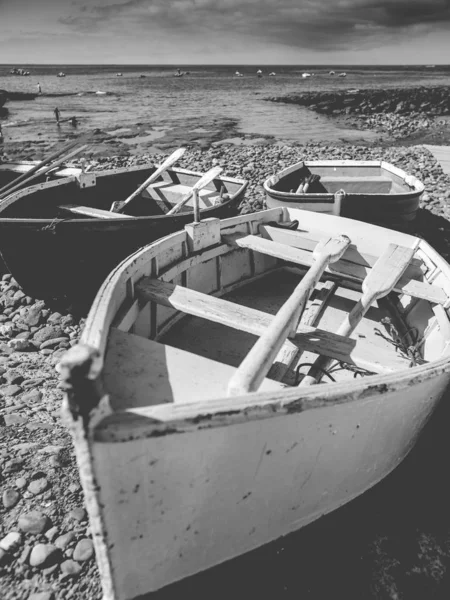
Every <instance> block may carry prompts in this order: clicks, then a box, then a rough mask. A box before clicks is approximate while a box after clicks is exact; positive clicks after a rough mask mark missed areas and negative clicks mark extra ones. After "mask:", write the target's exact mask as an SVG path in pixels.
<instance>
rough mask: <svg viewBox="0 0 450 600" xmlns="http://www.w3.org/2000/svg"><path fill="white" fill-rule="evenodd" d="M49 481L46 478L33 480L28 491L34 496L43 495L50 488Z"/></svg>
mask: <svg viewBox="0 0 450 600" xmlns="http://www.w3.org/2000/svg"><path fill="white" fill-rule="evenodd" d="M48 485H49V484H48V479H47V478H46V477H40V478H39V479H33V481H31V482H30V484H29V486H28V491H29V492H31V493H32V494H33V495H34V496H37V495H38V494H42V492H45V490H46V489H47V488H48Z"/></svg>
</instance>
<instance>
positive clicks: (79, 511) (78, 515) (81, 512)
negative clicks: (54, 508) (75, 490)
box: [69, 507, 87, 521]
mask: <svg viewBox="0 0 450 600" xmlns="http://www.w3.org/2000/svg"><path fill="white" fill-rule="evenodd" d="M69 519H72V520H73V521H85V520H86V519H87V513H86V510H85V509H84V508H81V507H80V508H74V509H73V510H71V511H70V513H69Z"/></svg>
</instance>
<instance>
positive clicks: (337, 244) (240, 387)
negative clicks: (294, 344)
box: [228, 235, 351, 396]
mask: <svg viewBox="0 0 450 600" xmlns="http://www.w3.org/2000/svg"><path fill="white" fill-rule="evenodd" d="M350 243H351V242H350V239H349V238H348V237H347V236H346V235H340V236H338V237H335V238H332V239H330V240H328V241H327V242H326V243H319V244H317V246H316V249H315V250H314V254H313V256H314V258H315V261H314V263H313V265H312V266H311V267H310V269H309V270H308V271H307V273H306V275H305V276H304V277H303V279H302V280H301V282H300V283H299V284H298V285H297V287H296V288H295V290H294V291H293V293H292V294H291V296H290V297H289V298H288V299H287V300H286V302H285V303H284V304H283V306H282V307H281V308H280V310H279V311H278V312H277V314H276V315H275V317H274V318H273V320H272V322H271V324H270V325H269V327H268V328H267V329H266V331H265V332H264V333H263V335H262V336H261V337H260V338H259V339H258V340H257V342H256V344H255V345H254V346H253V347H252V349H251V350H250V352H249V353H248V354H247V356H246V357H245V358H244V360H243V361H242V363H241V365H240V366H239V368H238V369H237V371H236V372H235V374H234V375H233V377H232V378H231V380H230V383H229V385H228V395H229V396H234V395H240V394H247V393H248V392H254V391H256V390H257V389H258V387H259V386H260V385H261V383H262V381H263V379H264V377H265V376H266V375H267V373H268V371H269V369H270V367H271V366H272V363H273V361H274V360H275V357H276V355H277V354H278V352H279V350H280V349H281V347H282V345H283V344H284V342H285V341H286V338H287V337H288V336H289V335H293V334H295V332H296V330H297V327H298V323H299V321H300V319H301V316H302V314H303V311H304V309H305V305H306V302H307V301H308V299H309V297H310V295H311V293H312V291H313V290H314V288H315V287H316V284H317V282H318V281H319V279H320V278H321V276H322V274H323V272H324V271H325V269H326V267H327V266H328V265H329V263H333V262H336V261H337V260H339V259H340V258H341V256H342V255H343V254H344V252H345V250H346V249H347V248H348V247H349V245H350Z"/></svg>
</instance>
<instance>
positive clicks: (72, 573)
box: [60, 559, 82, 578]
mask: <svg viewBox="0 0 450 600" xmlns="http://www.w3.org/2000/svg"><path fill="white" fill-rule="evenodd" d="M60 568H61V572H62V574H63V577H64V578H67V577H77V576H78V575H79V574H80V571H81V569H82V567H81V565H80V564H79V563H77V562H75V561H74V560H71V559H69V560H65V561H64V562H62V563H61V565H60Z"/></svg>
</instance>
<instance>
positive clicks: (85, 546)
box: [73, 538, 94, 562]
mask: <svg viewBox="0 0 450 600" xmlns="http://www.w3.org/2000/svg"><path fill="white" fill-rule="evenodd" d="M93 554H94V545H93V543H92V540H90V539H88V538H83V539H81V540H80V541H79V542H78V544H77V545H76V546H75V549H74V551H73V558H74V560H78V561H81V562H84V561H86V560H89V559H90V558H91V557H92V556H93Z"/></svg>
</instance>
